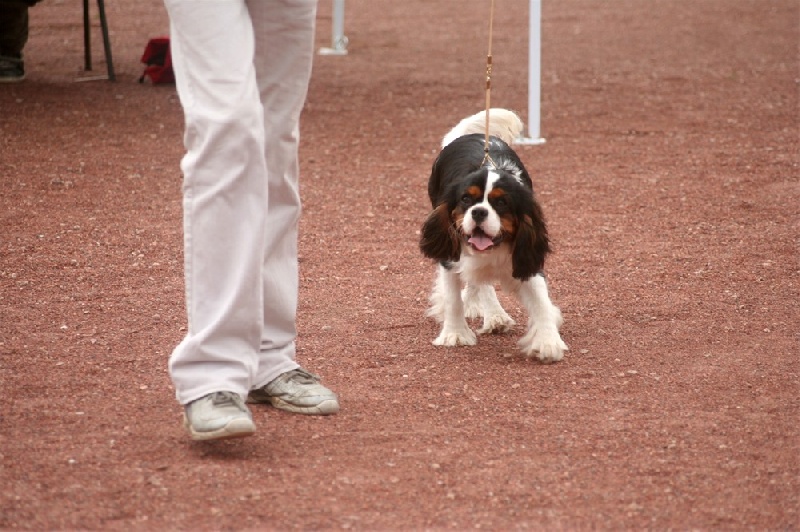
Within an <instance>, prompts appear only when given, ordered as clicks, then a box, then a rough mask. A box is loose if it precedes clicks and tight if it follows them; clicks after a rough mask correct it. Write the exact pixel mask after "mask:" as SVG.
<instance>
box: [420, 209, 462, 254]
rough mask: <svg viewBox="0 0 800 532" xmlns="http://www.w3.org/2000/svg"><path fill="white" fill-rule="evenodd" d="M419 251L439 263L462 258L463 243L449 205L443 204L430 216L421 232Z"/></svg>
mask: <svg viewBox="0 0 800 532" xmlns="http://www.w3.org/2000/svg"><path fill="white" fill-rule="evenodd" d="M419 249H420V251H422V254H423V255H425V256H426V257H428V258H431V259H436V260H439V261H457V260H458V259H459V257H460V256H461V241H460V240H459V238H458V232H457V231H456V228H455V227H454V226H453V223H452V221H451V220H450V212H449V209H448V207H447V203H441V204H440V205H439V206H438V207H436V208H435V209H434V210H433V211H431V213H430V214H429V215H428V219H427V220H425V223H424V224H423V226H422V231H421V232H420V237H419Z"/></svg>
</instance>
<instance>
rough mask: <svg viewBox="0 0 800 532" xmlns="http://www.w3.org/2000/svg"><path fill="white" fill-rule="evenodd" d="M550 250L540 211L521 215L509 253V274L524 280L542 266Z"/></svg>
mask: <svg viewBox="0 0 800 532" xmlns="http://www.w3.org/2000/svg"><path fill="white" fill-rule="evenodd" d="M549 252H550V240H549V238H548V236H547V226H546V225H545V223H544V219H543V218H542V216H541V215H540V213H534V215H533V216H530V215H527V214H526V215H525V216H523V217H522V219H521V220H520V223H519V227H518V228H517V236H516V238H515V239H514V250H513V251H512V253H511V267H512V270H511V275H513V276H514V278H515V279H520V280H523V281H524V280H526V279H529V278H530V277H533V276H534V275H536V274H537V273H539V272H540V271H542V269H543V268H544V259H545V257H546V256H547V254H548V253H549Z"/></svg>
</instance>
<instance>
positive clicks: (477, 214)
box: [472, 207, 489, 223]
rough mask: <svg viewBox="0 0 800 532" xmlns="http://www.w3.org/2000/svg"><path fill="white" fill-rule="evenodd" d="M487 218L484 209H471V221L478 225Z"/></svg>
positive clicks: (487, 212)
mask: <svg viewBox="0 0 800 532" xmlns="http://www.w3.org/2000/svg"><path fill="white" fill-rule="evenodd" d="M487 216H489V211H488V210H486V208H485V207H475V208H473V209H472V219H473V220H475V221H476V222H478V223H480V222H482V221H484V220H485V219H486V217H487Z"/></svg>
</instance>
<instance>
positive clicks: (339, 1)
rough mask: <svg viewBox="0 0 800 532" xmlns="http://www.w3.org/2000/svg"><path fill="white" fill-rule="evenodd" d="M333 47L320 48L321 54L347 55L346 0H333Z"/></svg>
mask: <svg viewBox="0 0 800 532" xmlns="http://www.w3.org/2000/svg"><path fill="white" fill-rule="evenodd" d="M331 26H332V28H331V47H330V48H320V49H319V54H320V55H347V43H348V40H347V37H346V36H345V34H344V0H333V13H332V16H331Z"/></svg>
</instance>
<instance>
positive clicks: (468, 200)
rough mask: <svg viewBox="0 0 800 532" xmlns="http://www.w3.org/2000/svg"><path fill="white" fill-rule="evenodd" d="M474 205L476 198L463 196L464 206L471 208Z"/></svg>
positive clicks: (462, 202)
mask: <svg viewBox="0 0 800 532" xmlns="http://www.w3.org/2000/svg"><path fill="white" fill-rule="evenodd" d="M473 203H475V198H473V197H472V196H470V195H469V194H464V195H463V196H461V204H462V205H463V206H465V207H471V206H472V204H473Z"/></svg>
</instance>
